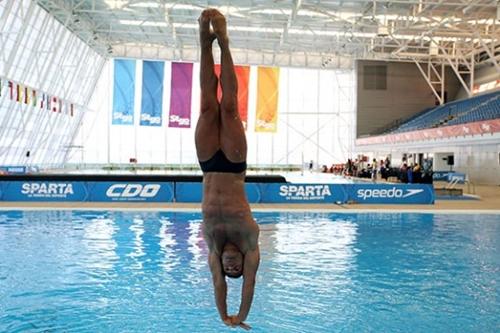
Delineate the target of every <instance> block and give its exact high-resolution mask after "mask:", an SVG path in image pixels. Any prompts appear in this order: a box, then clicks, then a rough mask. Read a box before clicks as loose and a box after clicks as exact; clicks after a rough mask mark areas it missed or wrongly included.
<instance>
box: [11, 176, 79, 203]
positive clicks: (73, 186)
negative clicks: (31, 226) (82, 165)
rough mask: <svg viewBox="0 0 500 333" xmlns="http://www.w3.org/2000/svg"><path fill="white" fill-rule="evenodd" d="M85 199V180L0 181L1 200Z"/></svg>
mask: <svg viewBox="0 0 500 333" xmlns="http://www.w3.org/2000/svg"><path fill="white" fill-rule="evenodd" d="M87 199H88V193H87V189H86V186H85V182H67V181H11V182H2V200H3V201H86V200H87Z"/></svg>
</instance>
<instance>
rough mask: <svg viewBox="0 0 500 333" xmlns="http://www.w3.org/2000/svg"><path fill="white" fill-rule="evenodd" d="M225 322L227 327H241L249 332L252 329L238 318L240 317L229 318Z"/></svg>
mask: <svg viewBox="0 0 500 333" xmlns="http://www.w3.org/2000/svg"><path fill="white" fill-rule="evenodd" d="M223 321H224V324H226V325H227V326H231V327H236V326H239V327H241V328H243V329H245V330H247V331H248V330H250V329H251V327H250V325H248V324H245V323H244V322H242V321H241V320H240V319H239V318H238V316H227V317H226V318H225V319H224V320H223Z"/></svg>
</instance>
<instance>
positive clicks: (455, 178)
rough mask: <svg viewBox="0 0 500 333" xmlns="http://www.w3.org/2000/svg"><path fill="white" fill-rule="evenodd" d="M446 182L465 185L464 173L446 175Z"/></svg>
mask: <svg viewBox="0 0 500 333" xmlns="http://www.w3.org/2000/svg"><path fill="white" fill-rule="evenodd" d="M447 180H448V181H449V182H457V183H458V184H463V183H465V173H461V172H450V173H448V177H447Z"/></svg>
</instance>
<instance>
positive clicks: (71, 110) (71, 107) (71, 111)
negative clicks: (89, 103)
mask: <svg viewBox="0 0 500 333" xmlns="http://www.w3.org/2000/svg"><path fill="white" fill-rule="evenodd" d="M69 110H70V111H69V112H70V115H71V117H73V103H71V104H70V109H69Z"/></svg>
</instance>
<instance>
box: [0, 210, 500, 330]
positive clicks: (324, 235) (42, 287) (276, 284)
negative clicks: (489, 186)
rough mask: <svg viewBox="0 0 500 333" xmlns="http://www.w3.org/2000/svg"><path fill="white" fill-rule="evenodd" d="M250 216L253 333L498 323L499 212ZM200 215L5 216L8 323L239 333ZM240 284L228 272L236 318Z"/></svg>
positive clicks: (1, 237) (1, 276)
mask: <svg viewBox="0 0 500 333" xmlns="http://www.w3.org/2000/svg"><path fill="white" fill-rule="evenodd" d="M254 215H255V218H256V220H257V222H258V223H259V224H260V228H261V237H260V248H261V257H262V261H261V266H260V270H259V273H258V278H257V285H256V293H255V299H254V303H253V306H252V309H251V312H250V316H249V318H248V321H247V322H248V323H249V324H250V325H251V326H252V327H253V329H252V331H253V332H495V331H497V332H498V331H499V329H500V313H499V309H500V297H499V283H500V251H499V250H500V215H445V214H440V215H439V214H438V215H432V214H414V213H411V214H382V213H378V214H372V213H370V214H368V213H366V214H333V213H323V214H319V213H256V214H254ZM200 222H201V217H200V214H198V213H149V212H127V213H120V212H90V211H87V212H85V211H52V212H49V211H9V212H0V332H233V331H234V329H231V328H226V327H225V326H224V325H223V324H222V323H221V322H220V321H219V319H218V315H217V311H216V309H215V305H214V301H213V295H212V287H211V279H210V273H209V271H208V268H207V264H206V257H207V251H206V247H205V244H204V241H203V239H202V237H201V233H200ZM240 283H241V281H240V280H232V279H231V280H230V281H229V287H228V293H229V300H228V303H229V309H230V313H234V312H236V308H237V306H238V304H239V303H238V302H239V293H240ZM238 330H239V329H238Z"/></svg>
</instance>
